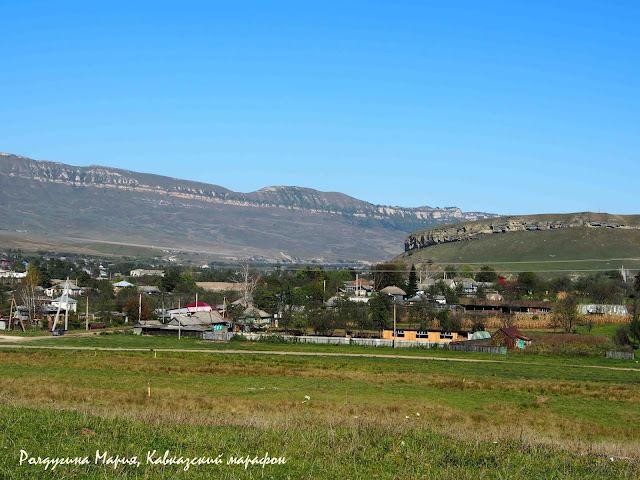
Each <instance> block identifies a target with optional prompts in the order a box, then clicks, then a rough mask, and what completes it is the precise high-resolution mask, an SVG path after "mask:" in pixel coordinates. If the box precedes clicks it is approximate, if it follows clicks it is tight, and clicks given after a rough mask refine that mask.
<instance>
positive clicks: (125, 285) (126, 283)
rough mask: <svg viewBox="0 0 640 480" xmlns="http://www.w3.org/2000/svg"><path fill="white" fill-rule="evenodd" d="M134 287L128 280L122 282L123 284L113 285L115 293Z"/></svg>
mask: <svg viewBox="0 0 640 480" xmlns="http://www.w3.org/2000/svg"><path fill="white" fill-rule="evenodd" d="M134 286H135V285H134V284H133V283H129V282H127V281H126V280H122V281H121V282H116V283H114V284H113V291H114V292H116V293H118V292H119V291H120V290H122V289H123V288H129V287H134Z"/></svg>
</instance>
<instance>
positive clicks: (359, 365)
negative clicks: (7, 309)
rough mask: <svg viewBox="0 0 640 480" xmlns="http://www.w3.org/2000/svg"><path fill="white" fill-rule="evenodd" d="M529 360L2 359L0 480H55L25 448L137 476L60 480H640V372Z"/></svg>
mask: <svg viewBox="0 0 640 480" xmlns="http://www.w3.org/2000/svg"><path fill="white" fill-rule="evenodd" d="M52 340H53V339H50V340H31V341H29V343H30V344H33V345H42V344H43V342H50V341H52ZM53 341H55V340H53ZM170 341H173V342H178V341H177V339H158V338H153V337H142V338H141V337H134V336H129V335H107V336H99V337H90V338H64V339H59V341H57V342H56V344H57V345H63V344H65V345H67V346H73V345H76V346H78V344H80V343H84V344H85V346H86V345H87V344H89V343H92V342H93V345H94V346H97V344H98V343H99V344H100V345H101V346H103V347H108V346H112V347H113V346H121V347H122V346H123V345H125V344H126V346H138V347H140V346H142V347H143V348H146V347H151V348H153V347H154V346H155V347H165V348H170V347H171V346H173V345H172V344H171V343H170ZM179 342H180V347H181V348H182V347H185V346H187V345H190V346H192V347H193V348H200V347H201V345H200V344H201V343H203V342H198V341H195V340H187V339H183V340H180V341H179ZM23 344H25V342H23ZM210 345H215V344H210ZM224 347H225V348H230V347H233V348H236V346H235V345H234V346H232V345H230V344H227V345H224ZM238 347H239V348H246V349H248V350H250V349H252V348H255V347H256V346H254V345H245V344H240V345H239V346H238ZM258 347H265V345H259V346H258ZM267 347H268V348H269V347H272V346H269V345H267ZM273 347H276V346H273ZM277 347H278V349H279V350H283V349H286V348H287V347H290V348H293V347H295V348H300V347H309V346H303V345H277ZM216 348H218V347H216ZM325 348H326V347H325ZM337 348H339V347H337ZM346 348H360V350H359V352H362V353H365V351H364V350H362V347H346ZM369 350H371V349H369ZM373 350H376V351H377V352H382V350H378V349H373ZM414 352H418V353H422V354H425V355H427V354H430V353H431V351H425V352H423V351H419V350H416V351H414ZM391 353H395V352H391ZM400 353H401V354H406V353H408V350H406V349H405V350H404V351H401V352H400ZM440 354H441V355H453V354H454V352H440ZM457 355H459V354H457ZM496 357H500V358H502V356H495V357H492V358H494V359H495V358H496ZM451 358H452V359H453V358H454V357H453V356H452V357H451ZM455 358H459V357H455ZM465 358H467V359H473V358H476V357H474V356H468V357H465ZM523 358H524V357H523V356H520V355H515V356H507V358H506V359H503V361H501V362H496V363H470V362H454V361H437V360H427V359H423V358H422V359H421V358H416V359H404V358H398V357H393V356H391V357H386V358H374V357H349V356H338V357H315V356H302V357H301V356H283V355H271V354H266V355H248V354H224V355H219V354H206V353H205V354H203V353H198V352H191V353H189V352H187V353H175V352H167V351H161V352H160V353H159V354H158V358H154V355H153V353H152V352H150V351H143V352H124V351H123V352H113V351H109V352H107V351H97V352H93V351H86V350H75V351H74V350H70V351H61V350H50V349H48V350H29V349H27V350H18V349H12V350H6V349H2V350H0V385H1V388H0V398H1V399H2V405H3V406H2V407H0V477H1V478H29V479H31V478H52V475H51V474H50V472H48V471H47V472H45V471H44V470H43V466H41V465H40V466H33V465H23V466H18V463H19V454H20V449H24V450H26V451H27V452H29V454H30V455H32V456H38V455H39V456H41V457H45V456H55V457H60V456H78V455H82V456H84V455H89V456H95V450H96V449H101V450H107V451H109V452H112V454H114V455H115V454H119V455H121V456H132V455H137V456H138V457H140V458H139V460H141V462H142V464H141V465H140V466H139V467H135V466H120V467H118V468H116V469H113V468H112V467H110V466H102V465H94V464H93V463H92V464H90V465H85V466H64V465H61V466H58V467H57V469H56V474H55V478H363V479H364V478H367V479H368V478H376V476H377V478H451V479H453V478H594V479H595V478H639V477H640V467H639V466H638V464H636V463H633V461H636V462H637V461H640V454H639V453H638V452H640V431H639V429H638V428H637V425H638V424H640V408H639V407H640V385H639V383H638V381H639V380H640V370H615V369H607V368H585V366H584V365H580V364H576V365H575V366H570V365H569V364H568V363H567V362H566V359H565V362H564V363H563V362H561V360H560V359H554V358H548V359H547V358H545V359H536V360H528V361H527V360H524V359H523ZM593 360H594V361H596V363H598V362H601V365H599V366H600V367H602V366H616V365H626V366H627V367H629V366H631V365H632V364H631V363H630V362H628V361H627V362H626V363H625V362H622V361H614V362H613V363H608V362H606V361H605V359H602V361H600V360H597V359H593ZM619 362H621V363H619ZM633 365H635V362H634V363H633ZM147 382H150V385H151V397H147ZM305 396H309V397H310V399H309V400H305ZM418 414H419V415H418ZM154 449H156V450H158V451H161V452H164V450H166V449H169V450H170V451H171V452H172V455H173V454H176V455H189V456H195V455H197V456H202V455H207V456H213V457H215V456H217V455H218V454H220V453H222V454H223V457H224V459H225V462H226V460H227V458H228V456H229V455H243V456H244V455H251V456H260V457H263V456H264V455H265V452H268V453H269V455H270V456H273V457H283V456H284V457H286V458H287V463H286V464H285V465H269V466H266V467H265V468H264V469H262V468H261V467H259V466H256V465H254V466H249V467H248V468H247V469H246V470H245V469H244V466H229V465H226V464H225V465H219V466H216V465H207V466H193V467H191V468H190V469H189V470H188V471H187V472H183V471H182V470H181V469H180V467H179V466H176V465H172V466H165V467H162V468H161V467H160V466H157V465H155V466H154V465H146V464H145V460H146V452H147V450H154ZM611 457H629V458H631V459H632V461H629V460H623V459H617V458H614V460H613V461H612V460H611V459H610V458H611ZM92 460H93V459H92Z"/></svg>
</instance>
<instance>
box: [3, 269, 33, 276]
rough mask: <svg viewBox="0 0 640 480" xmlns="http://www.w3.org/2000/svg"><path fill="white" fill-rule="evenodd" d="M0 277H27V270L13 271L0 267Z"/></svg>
mask: <svg viewBox="0 0 640 480" xmlns="http://www.w3.org/2000/svg"><path fill="white" fill-rule="evenodd" d="M0 278H27V272H14V271H12V270H2V269H0Z"/></svg>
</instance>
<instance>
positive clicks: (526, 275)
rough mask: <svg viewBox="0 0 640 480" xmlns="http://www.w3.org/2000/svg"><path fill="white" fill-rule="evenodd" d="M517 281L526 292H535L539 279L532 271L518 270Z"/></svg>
mask: <svg viewBox="0 0 640 480" xmlns="http://www.w3.org/2000/svg"><path fill="white" fill-rule="evenodd" d="M518 282H519V283H520V285H522V287H523V288H524V289H525V290H527V291H528V292H531V293H535V291H536V290H537V289H538V285H539V284H540V279H539V278H538V275H536V274H535V273H534V272H520V273H519V274H518Z"/></svg>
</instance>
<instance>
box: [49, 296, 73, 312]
mask: <svg viewBox="0 0 640 480" xmlns="http://www.w3.org/2000/svg"><path fill="white" fill-rule="evenodd" d="M51 306H52V307H55V308H56V309H57V308H58V307H59V308H60V309H61V310H64V311H69V312H75V311H76V310H77V308H78V301H77V300H74V299H73V298H69V297H67V296H65V295H63V296H61V297H58V298H54V299H53V300H51Z"/></svg>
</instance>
